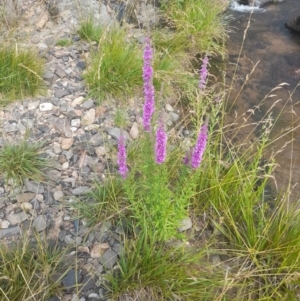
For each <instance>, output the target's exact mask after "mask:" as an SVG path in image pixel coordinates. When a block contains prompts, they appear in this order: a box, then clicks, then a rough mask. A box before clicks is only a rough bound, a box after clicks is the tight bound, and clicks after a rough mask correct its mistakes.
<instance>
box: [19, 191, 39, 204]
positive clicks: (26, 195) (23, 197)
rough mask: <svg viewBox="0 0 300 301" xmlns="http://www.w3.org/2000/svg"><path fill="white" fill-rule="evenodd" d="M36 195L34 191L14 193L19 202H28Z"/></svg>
mask: <svg viewBox="0 0 300 301" xmlns="http://www.w3.org/2000/svg"><path fill="white" fill-rule="evenodd" d="M35 196H36V193H31V192H23V193H18V194H17V195H16V199H17V201H18V202H19V203H23V202H29V201H31V200H33V198H34V197H35Z"/></svg>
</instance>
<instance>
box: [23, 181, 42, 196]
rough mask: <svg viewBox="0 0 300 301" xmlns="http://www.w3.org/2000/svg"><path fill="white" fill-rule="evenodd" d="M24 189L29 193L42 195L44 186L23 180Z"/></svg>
mask: <svg viewBox="0 0 300 301" xmlns="http://www.w3.org/2000/svg"><path fill="white" fill-rule="evenodd" d="M25 187H26V189H27V190H28V191H30V192H34V193H38V194H40V193H44V186H43V185H42V184H40V183H37V182H34V181H28V180H25Z"/></svg>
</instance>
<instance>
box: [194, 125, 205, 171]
mask: <svg viewBox="0 0 300 301" xmlns="http://www.w3.org/2000/svg"><path fill="white" fill-rule="evenodd" d="M207 132H208V129H207V125H206V124H204V125H203V126H202V127H201V130H200V133H199V136H198V140H197V143H196V145H195V148H194V150H193V154H192V158H191V166H192V168H193V169H196V168H198V167H199V165H200V163H201V161H202V156H203V153H204V151H205V148H206V143H207Z"/></svg>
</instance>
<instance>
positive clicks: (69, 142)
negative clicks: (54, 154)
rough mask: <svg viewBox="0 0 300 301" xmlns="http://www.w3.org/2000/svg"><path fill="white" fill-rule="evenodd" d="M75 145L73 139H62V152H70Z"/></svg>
mask: <svg viewBox="0 0 300 301" xmlns="http://www.w3.org/2000/svg"><path fill="white" fill-rule="evenodd" d="M72 144H73V138H62V139H61V148H62V150H68V149H70V148H71V146H72Z"/></svg>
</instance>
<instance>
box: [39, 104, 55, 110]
mask: <svg viewBox="0 0 300 301" xmlns="http://www.w3.org/2000/svg"><path fill="white" fill-rule="evenodd" d="M39 109H40V111H41V112H46V111H51V110H52V109H53V104H52V103H51V102H44V103H41V104H40V106H39Z"/></svg>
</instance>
